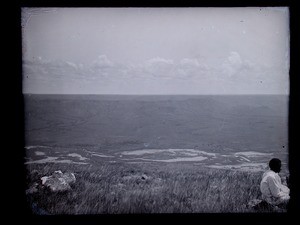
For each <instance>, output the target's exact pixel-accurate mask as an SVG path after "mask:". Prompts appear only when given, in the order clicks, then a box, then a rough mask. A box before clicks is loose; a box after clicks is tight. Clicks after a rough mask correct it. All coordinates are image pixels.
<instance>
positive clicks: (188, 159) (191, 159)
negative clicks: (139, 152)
mask: <svg viewBox="0 0 300 225" xmlns="http://www.w3.org/2000/svg"><path fill="white" fill-rule="evenodd" d="M205 159H207V157H203V156H197V157H178V158H174V159H145V158H134V159H131V160H144V161H152V162H199V161H203V160H205Z"/></svg>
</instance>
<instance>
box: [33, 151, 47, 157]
mask: <svg viewBox="0 0 300 225" xmlns="http://www.w3.org/2000/svg"><path fill="white" fill-rule="evenodd" d="M34 153H35V155H38V156H40V155H45V153H44V152H38V151H36V152H34Z"/></svg>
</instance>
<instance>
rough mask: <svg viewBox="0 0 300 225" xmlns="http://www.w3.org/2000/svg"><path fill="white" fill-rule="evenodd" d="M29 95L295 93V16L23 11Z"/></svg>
mask: <svg viewBox="0 0 300 225" xmlns="http://www.w3.org/2000/svg"><path fill="white" fill-rule="evenodd" d="M21 19H22V21H21V25H22V58H23V93H34V94H124V95H125V94H130V95H131V94H137V95H144V94H146V95H148V94H159V95H164V94H192V95H198V94H199V95H202V94H221V95H223V94H284V95H288V94H289V48H290V46H289V10H288V8H286V7H263V8H260V7H243V8H23V9H22V18H21Z"/></svg>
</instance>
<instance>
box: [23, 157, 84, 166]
mask: <svg viewBox="0 0 300 225" xmlns="http://www.w3.org/2000/svg"><path fill="white" fill-rule="evenodd" d="M43 163H70V164H87V163H84V162H74V161H72V160H67V159H64V160H58V157H47V158H45V159H40V160H34V161H28V162H25V164H43Z"/></svg>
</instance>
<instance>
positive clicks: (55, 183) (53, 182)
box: [41, 170, 76, 192]
mask: <svg viewBox="0 0 300 225" xmlns="http://www.w3.org/2000/svg"><path fill="white" fill-rule="evenodd" d="M41 181H42V185H43V186H45V187H47V188H49V190H50V191H52V192H63V191H68V190H70V189H71V186H70V184H74V183H75V181H76V178H75V175H74V174H73V173H65V174H63V173H62V172H61V171H60V170H58V171H55V172H54V173H53V174H52V175H51V176H44V177H42V178H41Z"/></svg>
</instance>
